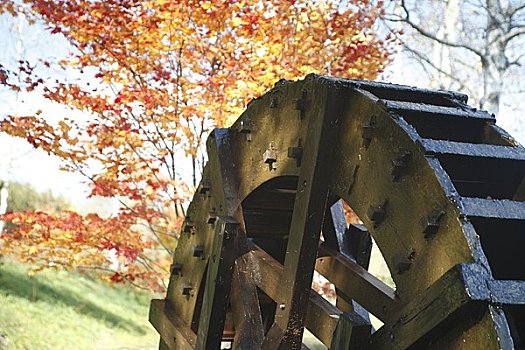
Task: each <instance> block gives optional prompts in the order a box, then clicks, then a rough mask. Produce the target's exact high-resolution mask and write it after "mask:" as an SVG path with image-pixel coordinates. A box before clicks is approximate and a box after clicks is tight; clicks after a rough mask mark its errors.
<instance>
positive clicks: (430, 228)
mask: <svg viewBox="0 0 525 350" xmlns="http://www.w3.org/2000/svg"><path fill="white" fill-rule="evenodd" d="M443 216H445V211H443V210H442V211H439V212H435V213H432V214H430V215H428V216H426V217H424V218H423V225H424V226H425V229H424V230H423V233H424V234H425V238H432V237H434V236H435V235H436V234H437V233H438V231H439V227H440V225H441V219H443Z"/></svg>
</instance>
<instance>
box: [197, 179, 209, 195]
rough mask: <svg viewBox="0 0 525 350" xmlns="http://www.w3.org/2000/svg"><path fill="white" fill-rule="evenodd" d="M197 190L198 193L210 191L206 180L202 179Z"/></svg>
mask: <svg viewBox="0 0 525 350" xmlns="http://www.w3.org/2000/svg"><path fill="white" fill-rule="evenodd" d="M197 192H198V193H200V194H206V193H208V192H210V184H209V183H208V181H206V180H202V181H201V183H200V184H199V187H198V188H197Z"/></svg>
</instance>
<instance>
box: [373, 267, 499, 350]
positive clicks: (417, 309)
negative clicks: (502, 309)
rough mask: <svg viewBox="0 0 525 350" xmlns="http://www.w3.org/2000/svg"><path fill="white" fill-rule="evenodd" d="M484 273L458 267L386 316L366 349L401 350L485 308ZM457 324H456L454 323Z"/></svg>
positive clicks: (486, 297)
mask: <svg viewBox="0 0 525 350" xmlns="http://www.w3.org/2000/svg"><path fill="white" fill-rule="evenodd" d="M487 278H488V275H487V272H486V270H485V269H484V268H483V267H481V266H480V265H477V264H460V265H456V266H455V267H453V268H452V269H451V270H449V271H448V272H446V273H445V274H444V275H443V276H442V277H441V278H440V279H439V280H437V281H436V282H435V283H434V284H433V285H432V286H430V288H428V289H427V290H426V291H425V293H423V294H422V295H420V296H419V297H418V298H416V299H413V300H411V301H410V302H408V303H407V304H406V305H404V306H403V308H402V309H400V310H399V311H397V312H395V314H394V315H391V316H390V319H389V321H388V323H386V324H385V326H383V327H381V329H379V330H378V331H377V332H375V333H374V334H373V335H372V337H371V343H370V344H371V347H370V349H373V350H376V349H385V350H386V349H388V350H401V349H407V348H409V347H411V346H412V345H415V344H417V342H418V341H420V340H422V339H423V338H427V337H430V338H431V334H432V332H439V326H440V325H446V322H447V320H452V319H453V317H454V319H455V320H458V321H459V319H460V318H461V317H462V316H461V315H463V314H462V313H460V312H462V311H464V312H465V315H466V314H468V313H471V312H475V311H476V310H481V306H482V305H486V306H488V301H489V299H490V291H489V289H488V287H487ZM456 322H457V321H456Z"/></svg>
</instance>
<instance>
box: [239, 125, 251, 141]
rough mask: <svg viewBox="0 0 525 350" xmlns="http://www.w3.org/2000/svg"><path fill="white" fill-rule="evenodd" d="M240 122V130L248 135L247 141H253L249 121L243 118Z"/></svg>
mask: <svg viewBox="0 0 525 350" xmlns="http://www.w3.org/2000/svg"><path fill="white" fill-rule="evenodd" d="M239 124H240V127H239V132H240V133H241V134H244V135H246V141H251V140H252V130H251V128H250V127H249V126H248V123H247V122H245V121H244V120H241V122H240V123H239Z"/></svg>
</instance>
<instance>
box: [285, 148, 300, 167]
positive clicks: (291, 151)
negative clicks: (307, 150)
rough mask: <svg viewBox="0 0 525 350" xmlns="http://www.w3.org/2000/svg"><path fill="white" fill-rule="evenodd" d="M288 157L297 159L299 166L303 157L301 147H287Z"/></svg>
mask: <svg viewBox="0 0 525 350" xmlns="http://www.w3.org/2000/svg"><path fill="white" fill-rule="evenodd" d="M288 158H294V159H295V160H296V161H297V166H298V167H300V166H301V159H302V158H303V148H302V147H301V146H297V147H288Z"/></svg>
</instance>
